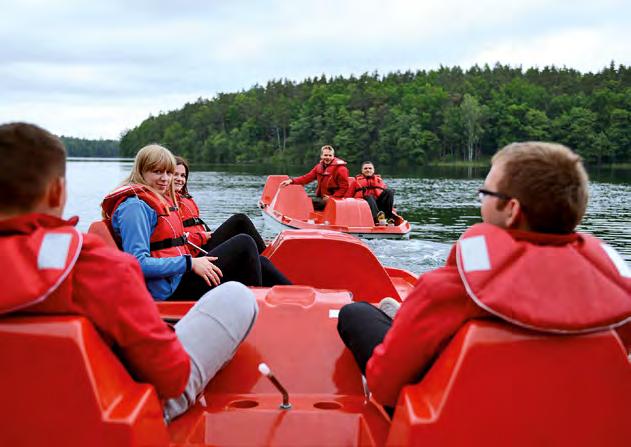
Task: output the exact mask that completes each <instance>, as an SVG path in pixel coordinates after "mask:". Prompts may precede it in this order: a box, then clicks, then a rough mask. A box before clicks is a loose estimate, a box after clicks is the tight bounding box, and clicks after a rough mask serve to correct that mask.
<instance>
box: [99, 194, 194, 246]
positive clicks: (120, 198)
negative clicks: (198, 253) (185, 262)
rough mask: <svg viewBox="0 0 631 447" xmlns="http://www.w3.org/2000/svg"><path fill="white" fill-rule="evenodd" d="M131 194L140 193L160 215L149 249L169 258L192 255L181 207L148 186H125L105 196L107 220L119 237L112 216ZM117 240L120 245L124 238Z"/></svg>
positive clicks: (111, 230) (110, 227)
mask: <svg viewBox="0 0 631 447" xmlns="http://www.w3.org/2000/svg"><path fill="white" fill-rule="evenodd" d="M131 196H137V197H138V198H139V199H140V200H142V201H143V202H145V203H146V204H147V205H149V206H150V207H151V208H152V209H153V210H154V211H155V212H156V214H157V215H158V221H157V223H156V227H155V229H154V230H153V233H151V239H150V240H149V242H150V246H149V249H150V250H151V256H152V257H154V258H169V257H173V256H182V255H185V254H190V250H189V248H188V245H186V241H185V239H184V227H183V226H182V218H181V217H180V214H179V213H178V209H177V206H175V205H174V204H172V203H170V202H169V200H168V199H167V198H164V201H162V200H160V198H158V197H157V196H156V194H155V193H153V192H152V191H151V190H149V189H148V188H147V187H146V186H144V185H138V184H131V185H126V186H122V187H120V188H118V189H116V190H114V191H112V192H111V193H109V194H108V195H107V196H105V198H104V199H103V202H102V203H101V208H102V209H103V212H104V213H105V217H106V219H105V223H106V224H107V226H108V228H109V230H110V233H112V235H114V237H115V238H116V237H117V236H116V234H115V232H114V231H113V229H112V221H111V219H112V216H113V215H114V212H115V211H116V208H118V206H119V205H120V204H121V203H123V202H124V201H125V200H126V199H127V198H129V197H131ZM117 242H119V247H120V241H117Z"/></svg>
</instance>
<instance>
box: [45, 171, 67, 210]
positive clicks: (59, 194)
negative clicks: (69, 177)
mask: <svg viewBox="0 0 631 447" xmlns="http://www.w3.org/2000/svg"><path fill="white" fill-rule="evenodd" d="M64 188H65V185H64V179H63V178H62V177H57V178H54V179H53V180H51V181H50V183H49V184H48V191H47V193H46V201H47V205H48V206H49V207H50V208H58V207H59V206H60V205H61V203H62V202H63V196H64Z"/></svg>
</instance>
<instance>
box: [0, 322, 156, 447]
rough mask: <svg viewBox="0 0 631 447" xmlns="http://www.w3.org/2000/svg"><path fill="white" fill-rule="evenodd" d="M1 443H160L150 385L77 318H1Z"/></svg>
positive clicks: (153, 398) (153, 393)
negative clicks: (138, 378) (134, 377)
mask: <svg viewBox="0 0 631 447" xmlns="http://www.w3.org/2000/svg"><path fill="white" fill-rule="evenodd" d="M0 340H2V342H1V343H0V358H2V368H0V395H1V396H2V402H3V404H2V406H0V420H1V421H2V430H0V445H34V446H35V445H36V446H41V445H64V446H70V445H77V446H85V445H90V446H100V445H103V446H106V445H117V446H119V445H120V446H126V445H138V444H153V445H159V444H162V445H164V444H166V443H167V442H168V437H167V432H166V428H165V426H164V423H163V421H162V409H161V406H160V403H159V401H158V398H157V396H156V394H155V391H154V390H153V388H152V387H151V386H149V385H145V384H139V383H136V382H134V381H133V380H132V379H131V378H130V376H129V374H128V373H127V371H126V370H125V368H124V367H123V366H122V365H121V363H120V362H119V361H118V359H117V358H116V357H115V356H114V354H113V353H112V352H111V351H110V349H109V348H108V347H107V346H106V345H105V344H104V343H103V342H102V340H101V338H100V336H99V335H98V334H97V333H96V331H95V330H94V329H93V327H92V326H91V325H90V323H88V322H87V320H85V319H84V318H81V317H14V318H4V319H0Z"/></svg>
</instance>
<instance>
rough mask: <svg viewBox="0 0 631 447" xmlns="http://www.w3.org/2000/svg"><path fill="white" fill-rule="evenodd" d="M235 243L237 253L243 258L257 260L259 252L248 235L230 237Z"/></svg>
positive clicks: (254, 242)
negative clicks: (247, 257)
mask: <svg viewBox="0 0 631 447" xmlns="http://www.w3.org/2000/svg"><path fill="white" fill-rule="evenodd" d="M232 238H233V240H234V241H235V242H234V243H235V247H236V249H237V250H238V252H239V253H240V254H241V255H243V256H251V257H254V256H256V258H258V256H259V250H258V247H257V246H256V241H255V240H254V238H253V237H252V236H250V235H249V234H245V233H241V234H237V235H236V236H233V237H232Z"/></svg>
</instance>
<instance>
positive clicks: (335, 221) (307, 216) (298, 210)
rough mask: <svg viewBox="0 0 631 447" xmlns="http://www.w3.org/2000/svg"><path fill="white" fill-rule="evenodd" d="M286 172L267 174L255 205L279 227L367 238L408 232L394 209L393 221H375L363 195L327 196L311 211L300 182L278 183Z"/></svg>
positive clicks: (392, 237) (405, 223)
mask: <svg viewBox="0 0 631 447" xmlns="http://www.w3.org/2000/svg"><path fill="white" fill-rule="evenodd" d="M288 178H289V177H287V176H286V175H270V176H268V177H267V181H266V182H265V187H264V188H263V193H262V194H261V198H260V200H259V208H260V209H261V211H262V213H263V217H264V218H265V220H266V222H268V223H271V224H272V225H273V226H276V227H277V228H279V229H299V230H307V229H309V230H314V229H319V230H331V231H339V232H342V233H348V234H352V235H353V236H357V237H361V238H367V239H378V238H387V239H401V238H408V237H409V236H410V235H409V233H410V229H411V226H410V223H409V222H408V221H407V220H405V219H404V218H403V217H401V216H399V215H398V214H396V213H395V219H394V223H393V224H390V225H375V223H374V221H373V218H372V214H371V212H370V207H369V206H368V203H367V202H366V201H365V200H363V199H354V198H344V199H334V198H331V199H329V200H328V202H327V204H326V207H325V208H324V210H323V211H314V209H313V203H312V201H311V199H310V198H309V196H308V195H307V193H306V192H305V189H304V187H303V186H302V185H288V186H286V187H284V188H281V187H280V186H279V185H280V183H281V182H282V181H283V180H286V179H288Z"/></svg>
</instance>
